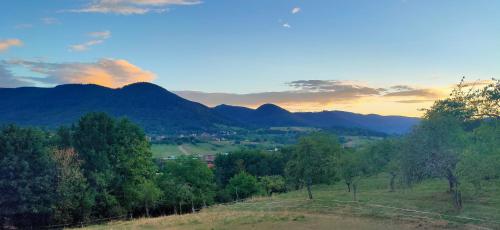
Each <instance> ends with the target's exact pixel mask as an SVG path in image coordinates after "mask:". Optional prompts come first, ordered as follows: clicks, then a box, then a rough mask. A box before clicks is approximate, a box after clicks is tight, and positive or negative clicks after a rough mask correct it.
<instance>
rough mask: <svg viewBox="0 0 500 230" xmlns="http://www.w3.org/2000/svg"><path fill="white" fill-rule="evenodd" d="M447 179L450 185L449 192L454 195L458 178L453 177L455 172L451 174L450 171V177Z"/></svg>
mask: <svg viewBox="0 0 500 230" xmlns="http://www.w3.org/2000/svg"><path fill="white" fill-rule="evenodd" d="M447 179H448V185H449V187H450V188H449V189H450V190H449V192H450V193H452V192H453V189H454V188H455V184H456V178H455V176H454V175H453V172H451V171H450V170H448V176H447Z"/></svg>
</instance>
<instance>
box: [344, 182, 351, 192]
mask: <svg viewBox="0 0 500 230" xmlns="http://www.w3.org/2000/svg"><path fill="white" fill-rule="evenodd" d="M345 184H346V185H347V192H351V183H347V182H346V183H345Z"/></svg>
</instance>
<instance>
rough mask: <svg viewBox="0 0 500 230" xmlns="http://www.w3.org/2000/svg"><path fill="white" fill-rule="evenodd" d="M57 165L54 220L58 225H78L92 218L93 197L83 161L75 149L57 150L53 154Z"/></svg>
mask: <svg viewBox="0 0 500 230" xmlns="http://www.w3.org/2000/svg"><path fill="white" fill-rule="evenodd" d="M52 159H53V160H54V162H55V165H56V171H57V182H56V199H57V203H56V205H55V210H54V218H55V220H56V221H57V222H58V223H76V222H79V221H84V220H87V219H88V218H89V217H90V213H91V207H92V205H93V199H92V198H93V197H92V196H91V194H90V193H89V190H88V188H89V187H88V183H87V179H86V178H85V177H84V175H83V173H82V170H81V168H80V166H81V160H79V159H78V154H77V153H76V152H75V150H74V149H72V148H69V149H56V150H54V151H53V152H52Z"/></svg>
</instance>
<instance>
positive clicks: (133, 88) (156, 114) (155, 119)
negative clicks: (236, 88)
mask: <svg viewBox="0 0 500 230" xmlns="http://www.w3.org/2000/svg"><path fill="white" fill-rule="evenodd" d="M88 112H106V113H109V114H111V115H113V116H117V117H128V118H130V119H131V120H132V121H134V122H137V123H138V124H140V125H141V126H143V127H144V129H146V131H148V132H150V133H165V132H176V131H190V130H210V129H214V128H215V125H216V124H219V123H224V124H230V122H229V121H226V120H223V119H222V118H221V117H219V116H217V115H215V113H214V112H213V111H212V110H211V109H210V108H208V107H206V106H204V105H202V104H199V103H196V102H192V101H188V100H186V99H184V98H181V97H179V96H177V95H175V94H173V93H171V92H169V91H167V90H165V89H163V88H161V87H159V86H157V85H154V84H151V83H136V84H131V85H128V86H125V87H123V88H118V89H110V88H106V87H102V86H98V85H79V84H71V85H60V86H56V87H54V88H35V87H23V88H15V89H5V88H4V89H0V123H16V124H20V125H36V126H45V127H49V128H53V127H56V126H59V125H61V124H66V125H67V124H71V123H73V122H75V121H77V120H78V118H79V117H81V116H82V115H83V114H85V113H88Z"/></svg>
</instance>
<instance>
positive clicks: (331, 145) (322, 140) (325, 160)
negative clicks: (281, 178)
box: [286, 133, 342, 199]
mask: <svg viewBox="0 0 500 230" xmlns="http://www.w3.org/2000/svg"><path fill="white" fill-rule="evenodd" d="M341 152H342V149H341V147H340V144H339V143H338V139H337V137H335V136H333V135H329V134H326V133H313V134H311V135H308V136H305V137H302V138H300V139H299V141H298V143H297V145H296V146H295V149H294V151H293V152H292V156H291V159H290V161H288V164H287V167H286V173H287V176H288V177H290V178H292V181H295V182H296V183H301V184H303V183H305V185H306V186H307V189H308V192H309V199H312V193H311V191H310V187H311V185H312V184H320V183H330V182H333V181H335V180H336V176H337V175H336V174H335V171H334V168H335V164H337V163H338V158H339V156H340V154H341Z"/></svg>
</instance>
